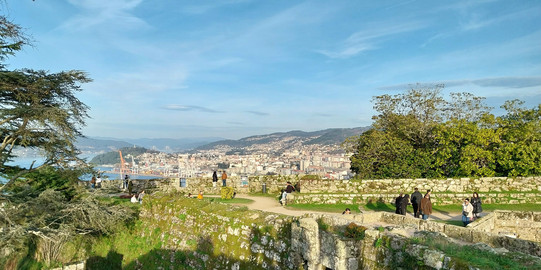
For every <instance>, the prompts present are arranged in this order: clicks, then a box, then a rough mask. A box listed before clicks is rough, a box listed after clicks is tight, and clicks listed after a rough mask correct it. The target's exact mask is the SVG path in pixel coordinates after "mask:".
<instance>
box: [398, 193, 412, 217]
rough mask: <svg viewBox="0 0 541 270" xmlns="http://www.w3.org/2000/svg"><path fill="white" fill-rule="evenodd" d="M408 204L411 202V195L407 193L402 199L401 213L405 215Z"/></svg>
mask: <svg viewBox="0 0 541 270" xmlns="http://www.w3.org/2000/svg"><path fill="white" fill-rule="evenodd" d="M408 204H410V195H409V194H406V195H404V197H402V200H400V214H401V215H403V216H405V215H406V213H407V211H406V209H407V208H408Z"/></svg>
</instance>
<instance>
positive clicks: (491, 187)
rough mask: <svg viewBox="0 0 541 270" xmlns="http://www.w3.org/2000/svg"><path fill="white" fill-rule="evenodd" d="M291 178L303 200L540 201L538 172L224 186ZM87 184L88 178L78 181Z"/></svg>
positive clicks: (245, 188)
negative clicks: (419, 196) (415, 195)
mask: <svg viewBox="0 0 541 270" xmlns="http://www.w3.org/2000/svg"><path fill="white" fill-rule="evenodd" d="M287 181H290V182H292V183H294V184H296V183H298V184H299V185H300V192H298V193H296V196H295V200H294V201H293V203H308V204H339V203H340V204H357V203H358V204H365V203H370V202H373V203H375V202H377V201H380V202H386V203H393V202H394V198H396V197H397V196H398V195H399V193H401V192H406V193H412V192H413V190H414V188H415V187H418V188H419V189H420V190H421V192H425V190H426V189H431V190H432V198H431V199H432V201H433V203H435V204H440V205H444V204H458V205H459V204H461V203H462V200H463V199H464V198H470V197H471V196H472V193H473V191H477V192H479V193H480V196H481V199H482V201H483V203H487V204H498V203H508V204H523V203H539V204H541V177H527V178H515V179H513V178H502V177H489V178H481V179H470V178H463V179H445V180H441V179H398V180H362V181H349V180H340V181H337V180H299V177H298V176H278V175H277V176H254V177H246V178H241V177H237V176H234V177H230V178H228V180H227V186H232V187H233V188H234V189H235V191H236V192H237V193H253V192H262V190H263V186H265V189H266V192H267V193H278V192H280V190H281V189H282V188H284V187H285V185H286V182H287ZM132 182H133V185H134V191H135V192H138V191H140V190H142V189H147V190H149V191H155V190H163V191H178V192H182V193H186V194H187V193H192V194H198V193H199V191H202V192H203V194H220V187H221V184H222V181H221V180H219V181H218V183H217V187H213V186H212V180H211V179H210V178H188V179H185V182H183V183H185V185H184V186H181V180H180V179H179V178H166V179H151V180H133V181H132ZM82 183H83V184H86V185H88V182H82ZM102 187H103V188H118V187H122V181H121V180H107V181H103V182H102Z"/></svg>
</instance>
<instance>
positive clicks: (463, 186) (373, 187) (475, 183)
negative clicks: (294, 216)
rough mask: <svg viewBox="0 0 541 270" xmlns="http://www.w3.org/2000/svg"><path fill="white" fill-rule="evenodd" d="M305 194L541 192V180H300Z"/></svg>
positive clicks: (486, 178) (519, 178) (503, 178)
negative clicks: (414, 191)
mask: <svg viewBox="0 0 541 270" xmlns="http://www.w3.org/2000/svg"><path fill="white" fill-rule="evenodd" d="M300 183H301V192H302V193H361V194H372V193H374V192H375V191H377V193H393V194H398V193H400V192H406V193H412V192H413V190H414V188H419V190H420V191H421V192H424V191H426V190H427V189H431V190H432V192H435V193H467V194H471V193H473V192H474V191H476V192H483V193H486V192H541V177H518V178H507V177H485V178H479V179H475V178H461V179H382V180H360V181H359V180H355V181H350V180H340V181H336V180H300Z"/></svg>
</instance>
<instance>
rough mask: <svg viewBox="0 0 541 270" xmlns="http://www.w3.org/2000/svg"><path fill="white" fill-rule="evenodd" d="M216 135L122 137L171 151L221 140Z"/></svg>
mask: <svg viewBox="0 0 541 270" xmlns="http://www.w3.org/2000/svg"><path fill="white" fill-rule="evenodd" d="M223 139H224V138H218V137H203V138H182V139H166V138H157V139H149V138H143V139H123V140H125V141H128V142H131V143H133V144H135V145H138V146H142V147H145V148H148V149H153V150H158V151H161V152H166V153H172V152H180V151H184V150H190V149H194V148H197V147H199V146H201V145H206V144H209V143H212V142H215V141H220V140H223Z"/></svg>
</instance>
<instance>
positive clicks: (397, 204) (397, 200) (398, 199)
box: [394, 193, 404, 214]
mask: <svg viewBox="0 0 541 270" xmlns="http://www.w3.org/2000/svg"><path fill="white" fill-rule="evenodd" d="M402 196H404V193H400V195H398V197H396V198H395V199H394V207H395V210H394V213H395V214H400V206H401V205H402Z"/></svg>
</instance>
